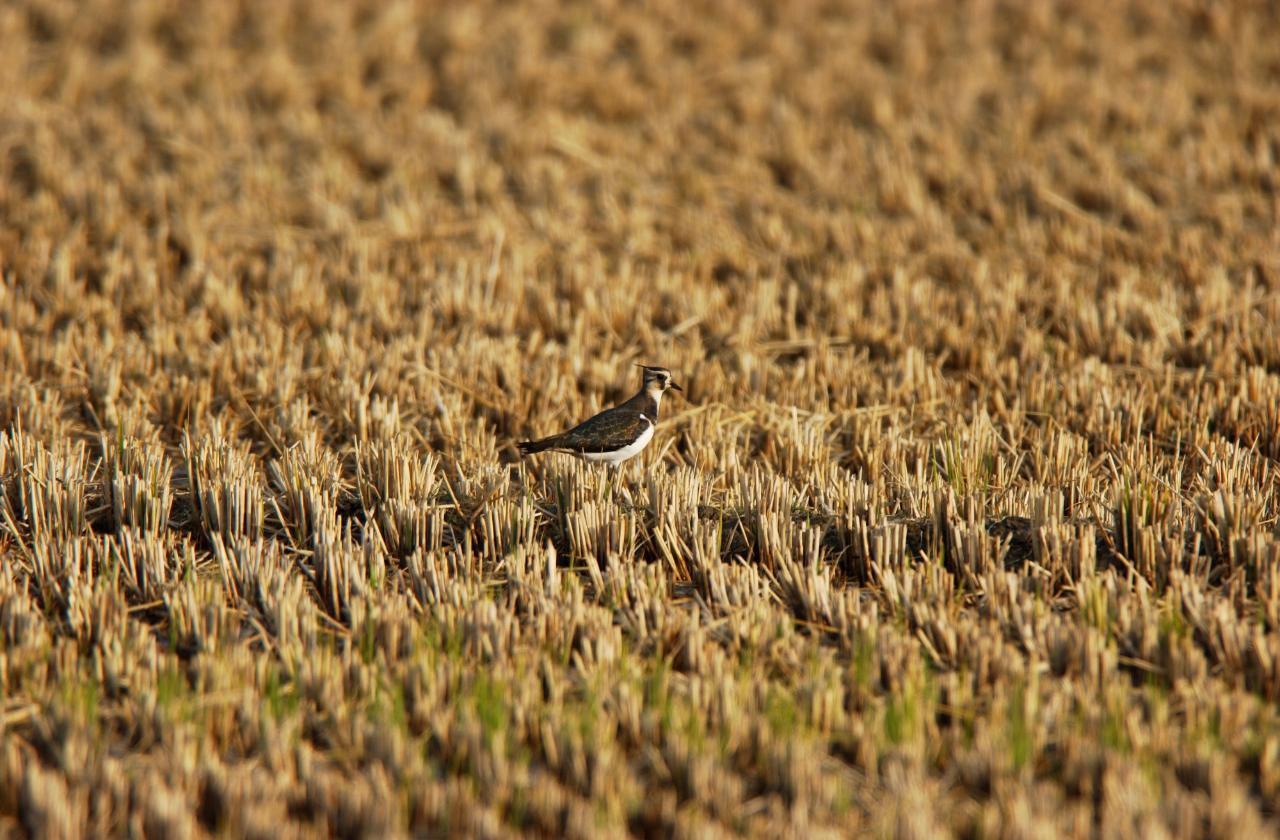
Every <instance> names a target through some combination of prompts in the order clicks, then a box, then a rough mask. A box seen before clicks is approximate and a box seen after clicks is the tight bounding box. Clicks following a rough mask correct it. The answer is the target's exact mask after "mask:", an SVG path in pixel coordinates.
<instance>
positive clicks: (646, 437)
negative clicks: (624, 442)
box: [582, 414, 654, 466]
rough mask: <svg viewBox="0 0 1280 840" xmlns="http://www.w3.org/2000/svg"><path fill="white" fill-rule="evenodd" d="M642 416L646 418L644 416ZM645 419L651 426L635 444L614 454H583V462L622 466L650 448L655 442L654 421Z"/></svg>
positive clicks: (641, 434)
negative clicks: (650, 443)
mask: <svg viewBox="0 0 1280 840" xmlns="http://www.w3.org/2000/svg"><path fill="white" fill-rule="evenodd" d="M640 416H641V417H644V415H643V414H642V415H640ZM644 419H645V420H646V421H647V422H648V423H649V426H648V428H646V429H645V430H644V431H643V432H641V433H640V437H638V438H636V439H635V442H634V443H631V444H629V445H628V446H624V447H623V448H622V449H618V450H615V451H613V452H584V453H582V458H583V460H586V461H590V462H591V463H593V464H597V463H605V464H609V465H610V466H613V465H614V464H621V463H622V462H623V461H625V460H627V459H628V458H631V457H633V456H635V455H638V454H639V453H640V450H641V449H644V448H645V447H646V446H648V445H649V441H651V440H653V430H654V425H653V421H652V420H650V419H649V418H648V417H645V418H644Z"/></svg>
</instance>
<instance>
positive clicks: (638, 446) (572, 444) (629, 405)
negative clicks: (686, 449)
mask: <svg viewBox="0 0 1280 840" xmlns="http://www.w3.org/2000/svg"><path fill="white" fill-rule="evenodd" d="M636 367H639V368H641V370H643V372H644V374H643V379H642V381H641V384H640V390H639V391H637V392H636V395H635V396H634V397H632V398H631V399H629V400H627V401H626V402H624V403H622V404H621V405H616V406H614V407H613V408H609V409H606V410H604V411H602V412H600V413H599V414H597V415H596V416H594V417H592V418H590V419H587V420H584V421H582V422H581V423H579V424H578V425H576V426H574V427H573V428H572V429H569V430H568V431H566V432H561V433H560V434H558V435H551V436H550V437H545V438H542V439H540V440H526V441H521V442H519V443H517V444H516V447H517V448H518V449H519V450H520V454H521V455H533V454H534V453H537V452H567V453H569V454H570V455H575V456H577V457H579V458H581V459H582V460H584V461H589V462H591V463H603V464H608V465H609V466H610V467H617V466H618V465H619V464H621V463H622V462H623V461H625V460H627V459H628V458H632V457H634V456H636V455H638V454H640V451H641V450H642V449H644V448H645V447H646V446H648V445H649V441H651V440H653V433H654V430H655V429H656V428H657V426H658V406H659V405H661V404H662V395H663V394H665V393H666V392H667V391H668V390H672V391H681V392H683V391H684V389H683V388H681V387H680V386H679V385H677V384H676V382H675V380H674V379H672V377H671V371H670V370H668V369H667V368H664V367H653V366H650V365H640V364H638V365H636Z"/></svg>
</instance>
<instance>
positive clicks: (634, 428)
mask: <svg viewBox="0 0 1280 840" xmlns="http://www.w3.org/2000/svg"><path fill="white" fill-rule="evenodd" d="M649 423H650V420H647V419H645V417H644V416H643V414H642V413H641V412H638V411H635V410H634V409H631V408H629V407H627V406H618V407H616V408H611V409H609V410H608V411H602V412H600V413H599V414H597V415H596V416H595V417H592V418H591V419H590V420H584V421H583V422H581V423H579V424H578V425H576V426H574V427H573V428H572V429H570V430H569V431H567V432H564V433H563V434H559V435H556V436H555V437H553V438H548V439H547V441H546V443H548V444H550V446H549V447H548V448H549V449H566V450H568V451H570V452H588V453H595V452H613V451H615V450H618V449H621V448H622V447H624V446H626V445H628V444H629V443H631V442H632V441H634V440H635V439H636V438H638V437H640V435H641V434H642V433H643V432H644V430H645V429H647V428H648V427H649Z"/></svg>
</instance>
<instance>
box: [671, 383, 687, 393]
mask: <svg viewBox="0 0 1280 840" xmlns="http://www.w3.org/2000/svg"><path fill="white" fill-rule="evenodd" d="M671 390H673V391H679V392H680V393H682V394H683V393H684V389H683V388H681V387H680V386H679V385H677V384H676V383H674V382H672V383H671Z"/></svg>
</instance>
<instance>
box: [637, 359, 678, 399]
mask: <svg viewBox="0 0 1280 840" xmlns="http://www.w3.org/2000/svg"><path fill="white" fill-rule="evenodd" d="M636 367H638V368H640V369H641V370H642V371H644V390H645V391H647V392H649V393H650V394H652V395H653V396H655V397H661V396H662V395H663V394H665V393H666V392H667V390H668V389H670V390H673V391H684V389H683V388H681V387H680V386H679V385H677V384H676V381H675V380H674V379H672V378H671V371H669V370H667V369H666V368H664V367H651V366H649V365H636Z"/></svg>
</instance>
